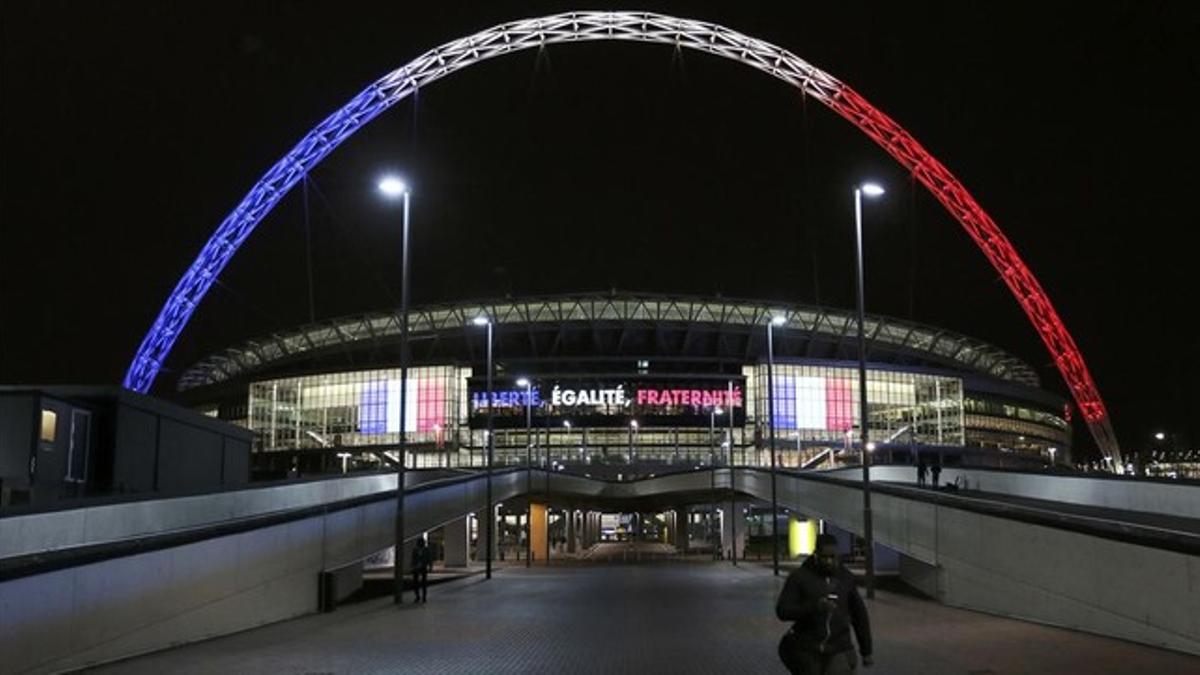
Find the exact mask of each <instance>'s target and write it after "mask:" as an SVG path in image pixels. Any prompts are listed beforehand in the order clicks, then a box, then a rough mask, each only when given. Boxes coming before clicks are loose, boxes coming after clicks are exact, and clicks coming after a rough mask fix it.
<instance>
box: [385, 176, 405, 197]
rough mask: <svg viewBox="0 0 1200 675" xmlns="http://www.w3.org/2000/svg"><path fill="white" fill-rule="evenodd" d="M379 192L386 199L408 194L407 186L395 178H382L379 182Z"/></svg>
mask: <svg viewBox="0 0 1200 675" xmlns="http://www.w3.org/2000/svg"><path fill="white" fill-rule="evenodd" d="M379 191H380V192H382V193H383V194H384V195H386V196H388V197H399V196H401V195H403V194H405V193H407V192H408V186H407V185H405V184H404V181H402V180H400V179H399V178H396V177H395V176H384V177H383V179H382V180H380V181H379Z"/></svg>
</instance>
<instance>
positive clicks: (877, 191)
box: [860, 183, 883, 197]
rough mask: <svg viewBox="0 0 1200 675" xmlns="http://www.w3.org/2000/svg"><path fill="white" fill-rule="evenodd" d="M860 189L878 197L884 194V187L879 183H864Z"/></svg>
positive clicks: (865, 193)
mask: <svg viewBox="0 0 1200 675" xmlns="http://www.w3.org/2000/svg"><path fill="white" fill-rule="evenodd" d="M860 189H861V190H862V193H863V194H864V195H866V196H868V197H878V196H879V195H882V194H883V187H882V186H880V185H879V184H878V183H863V184H862V188H860Z"/></svg>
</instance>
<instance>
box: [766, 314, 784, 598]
mask: <svg viewBox="0 0 1200 675" xmlns="http://www.w3.org/2000/svg"><path fill="white" fill-rule="evenodd" d="M786 322H787V318H786V317H783V316H773V317H771V320H770V321H768V322H767V418H768V419H769V421H770V423H771V560H772V562H773V567H774V569H775V576H779V500H778V499H777V498H776V496H775V326H782V325H783V324H784V323H786Z"/></svg>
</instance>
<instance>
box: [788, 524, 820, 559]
mask: <svg viewBox="0 0 1200 675" xmlns="http://www.w3.org/2000/svg"><path fill="white" fill-rule="evenodd" d="M816 547H817V521H815V520H799V519H797V518H796V516H795V514H791V515H789V516H788V557H789V558H798V557H800V556H802V555H812V552H813V550H814V549H815V548H816Z"/></svg>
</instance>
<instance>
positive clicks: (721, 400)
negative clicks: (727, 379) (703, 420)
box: [637, 386, 742, 408]
mask: <svg viewBox="0 0 1200 675" xmlns="http://www.w3.org/2000/svg"><path fill="white" fill-rule="evenodd" d="M637 404H638V405H639V406H655V405H662V406H668V405H676V406H699V407H701V408H712V407H726V408H731V407H740V406H741V405H742V388H741V387H740V386H738V387H734V388H733V390H732V391H730V390H729V389H728V388H726V389H655V388H649V389H638V392H637Z"/></svg>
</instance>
